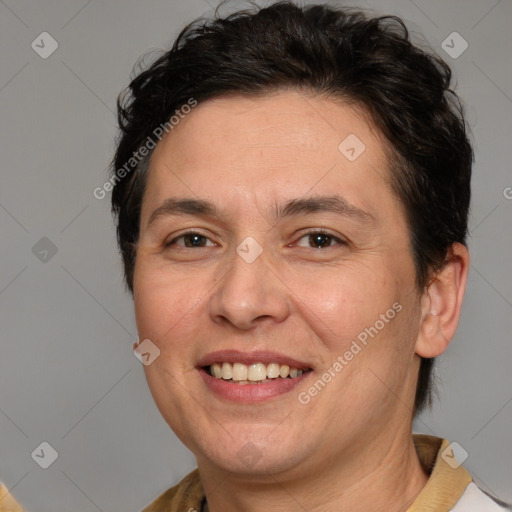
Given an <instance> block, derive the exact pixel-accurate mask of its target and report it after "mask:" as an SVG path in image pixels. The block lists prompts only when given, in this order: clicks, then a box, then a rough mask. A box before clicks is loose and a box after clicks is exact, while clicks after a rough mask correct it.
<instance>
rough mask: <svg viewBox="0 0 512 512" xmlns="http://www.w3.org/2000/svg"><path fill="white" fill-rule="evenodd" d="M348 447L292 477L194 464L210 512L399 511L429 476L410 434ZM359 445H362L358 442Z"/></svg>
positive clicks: (294, 472) (290, 475) (404, 507)
mask: <svg viewBox="0 0 512 512" xmlns="http://www.w3.org/2000/svg"><path fill="white" fill-rule="evenodd" d="M392 434H393V433H391V434H388V436H387V437H388V439H382V436H381V437H380V438H379V439H375V442H373V443H371V444H368V442H367V440H366V442H365V443H364V451H362V450H361V446H363V445H362V444H361V445H360V446H359V447H358V446H357V443H356V446H352V447H351V448H350V449H348V450H346V451H344V453H343V454H339V453H338V454H336V455H335V456H333V457H332V460H329V458H328V457H324V458H322V461H321V463H319V464H316V465H310V466H308V468H307V470H306V468H305V467H303V468H301V467H298V468H294V470H292V471H291V472H286V473H279V474H271V472H270V471H268V472H265V473H264V474H263V475H261V474H260V475H258V476H254V475H251V476H247V475H235V474H233V473H228V472H226V471H221V470H219V468H218V467H214V466H210V465H209V464H199V472H200V474H201V481H202V484H203V488H204V489H205V492H206V497H207V501H208V511H209V512H231V511H233V512H235V511H237V512H238V511H240V510H244V511H247V512H253V511H254V512H255V511H261V510H265V511H268V512H272V511H274V510H275V511H281V510H308V512H316V511H321V510H322V511H324V510H350V511H351V512H359V511H361V512H362V511H365V512H366V511H367V510H373V511H376V512H377V511H382V512H391V511H397V512H398V511H403V510H407V509H408V508H409V506H410V505H411V504H412V502H413V501H414V500H415V498H416V496H417V495H418V494H419V493H420V491H421V490H422V489H423V487H424V486H425V484H426V482H427V480H428V476H427V475H426V474H425V472H424V470H423V468H422V466H421V463H420V461H419V459H418V456H417V453H416V450H415V448H414V443H413V441H412V436H411V434H410V430H409V431H408V432H405V433H404V434H403V435H396V432H395V435H392ZM363 441H364V440H363Z"/></svg>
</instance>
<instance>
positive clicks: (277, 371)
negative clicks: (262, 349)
mask: <svg viewBox="0 0 512 512" xmlns="http://www.w3.org/2000/svg"><path fill="white" fill-rule="evenodd" d="M306 371H307V369H300V368H290V367H289V366H288V365H287V364H281V365H280V364H279V363H269V364H267V365H265V364H264V363H254V364H251V365H249V366H247V365H245V364H242V363H233V364H231V363H215V364H212V365H211V366H210V374H211V375H212V377H215V378H216V379H224V380H233V381H234V382H237V383H238V384H254V383H257V382H263V381H265V380H267V379H277V378H279V377H280V378H282V379H286V378H288V377H289V378H291V379H295V378H296V377H300V376H301V375H302V374H303V373H304V372H306Z"/></svg>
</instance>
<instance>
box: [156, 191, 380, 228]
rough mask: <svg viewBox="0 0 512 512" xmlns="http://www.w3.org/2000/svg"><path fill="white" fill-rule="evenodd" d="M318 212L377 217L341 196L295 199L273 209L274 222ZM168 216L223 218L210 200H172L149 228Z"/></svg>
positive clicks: (367, 220)
mask: <svg viewBox="0 0 512 512" xmlns="http://www.w3.org/2000/svg"><path fill="white" fill-rule="evenodd" d="M315 212H330V213H335V214H337V215H342V216H344V217H349V218H352V219H354V220H357V221H360V222H362V223H365V224H370V223H371V224H374V223H375V217H374V216H373V215H372V214H371V213H369V212H367V211H365V210H362V209H361V208H358V207H357V206H355V205H353V204H351V203H349V202H348V201H347V200H346V199H344V198H343V197H341V196H338V195H330V196H317V197H308V198H299V199H292V200H290V201H288V202H286V203H284V204H283V205H279V206H276V207H275V208H274V219H275V220H276V221H278V220H280V219H282V218H284V217H292V216H296V215H305V214H308V213H315ZM168 215H203V216H210V217H220V216H221V215H220V213H219V211H218V210H217V208H216V207H215V205H214V204H213V203H210V202H209V201H205V200H203V199H195V198H182V199H177V198H172V197H170V198H168V199H166V200H165V201H164V202H163V203H162V205H161V206H159V207H158V208H156V210H154V211H153V213H152V214H151V215H150V217H149V220H148V222H147V227H149V226H150V225H151V224H153V223H154V222H155V221H156V220H157V219H158V218H160V217H165V216H168Z"/></svg>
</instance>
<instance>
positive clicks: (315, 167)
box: [144, 91, 388, 203]
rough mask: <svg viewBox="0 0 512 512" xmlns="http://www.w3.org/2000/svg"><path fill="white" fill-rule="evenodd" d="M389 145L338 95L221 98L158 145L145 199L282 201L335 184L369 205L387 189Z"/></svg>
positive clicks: (184, 121) (328, 190) (200, 109)
mask: <svg viewBox="0 0 512 512" xmlns="http://www.w3.org/2000/svg"><path fill="white" fill-rule="evenodd" d="M385 149H386V146H385V142H384V141H383V139H382V137H381V135H380V133H379V132H378V130H377V129H376V128H375V126H374V125H373V124H372V123H371V122H370V121H369V118H368V116H366V115H365V114H364V113H363V111H362V110H361V109H359V108H357V107H356V106H349V105H347V104H344V103H342V102H340V101H335V100H333V99H326V98H321V97H318V96H312V95H305V94H302V93H299V92H292V91H282V92H279V93H275V94H272V95H265V96H258V97H254V96H253V97H247V96H229V97H222V98H216V99H213V100H208V101H205V102H204V103H200V104H199V105H198V106H196V107H194V108H193V109H192V111H191V112H190V113H189V114H187V115H186V116H184V118H183V119H181V120H180V122H179V124H178V125H177V126H175V127H174V129H173V130H172V131H170V133H169V134H168V135H166V137H164V138H163V139H162V141H161V142H160V143H159V144H158V145H157V147H156V148H155V150H154V152H153V155H152V157H151V161H150V171H149V177H148V183H147V187H146V196H145V198H144V202H151V203H158V202H159V201H162V200H164V199H165V197H166V196H167V195H169V194H170V193H171V192H172V195H176V193H177V194H178V195H179V194H182V195H185V194H186V195H187V196H190V195H196V194H197V195H199V196H201V197H209V198H211V199H213V200H221V199H223V200H224V201H226V200H228V199H229V200H233V201H236V200H239V199H240V198H242V199H243V196H244V194H245V196H252V195H257V196H258V197H259V198H260V200H261V198H268V199H269V200H271V201H278V202H279V200H280V199H282V200H286V199H290V198H293V197H296V196H301V195H304V194H307V193H308V191H313V189H314V192H317V193H321V194H325V193H331V192H333V191H334V189H336V190H335V191H336V192H340V193H342V194H343V195H344V196H345V197H347V199H349V200H350V199H351V197H350V196H352V200H354V199H357V196H358V195H359V196H360V198H359V200H360V201H363V202H365V201H366V202H370V203H371V202H372V200H373V199H374V198H376V196H377V195H379V194H380V195H382V187H383V186H384V187H387V180H386V175H387V166H388V164H387V158H386V153H385ZM354 156H355V157H356V158H354ZM365 190H366V192H365V193H364V194H362V195H361V193H360V192H363V191H365ZM355 202H357V200H356V201H355Z"/></svg>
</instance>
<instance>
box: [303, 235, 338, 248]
mask: <svg viewBox="0 0 512 512" xmlns="http://www.w3.org/2000/svg"><path fill="white" fill-rule="evenodd" d="M301 240H305V243H301ZM337 244H341V245H346V242H345V241H343V240H341V239H340V238H338V237H335V236H334V235H330V234H329V233H326V232H325V231H311V232H309V233H306V234H305V235H303V236H301V237H300V238H299V240H298V241H297V245H299V246H301V247H305V246H309V247H311V248H313V249H325V248H328V247H331V246H333V245H337Z"/></svg>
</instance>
